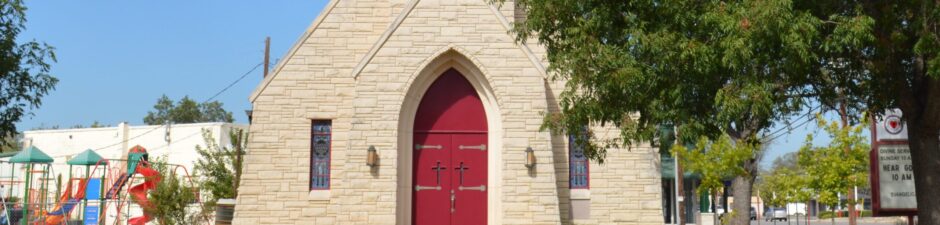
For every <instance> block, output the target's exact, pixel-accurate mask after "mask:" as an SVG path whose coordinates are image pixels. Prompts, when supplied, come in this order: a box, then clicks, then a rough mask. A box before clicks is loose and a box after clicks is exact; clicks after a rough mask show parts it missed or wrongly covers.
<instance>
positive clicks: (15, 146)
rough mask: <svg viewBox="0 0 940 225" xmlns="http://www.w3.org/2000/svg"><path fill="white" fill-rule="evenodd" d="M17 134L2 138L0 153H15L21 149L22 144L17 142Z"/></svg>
mask: <svg viewBox="0 0 940 225" xmlns="http://www.w3.org/2000/svg"><path fill="white" fill-rule="evenodd" d="M18 137H20V136H19V134H16V136H5V137H2V138H3V139H4V140H3V141H0V153H3V152H15V151H19V150H21V149H23V143H22V142H21V140H18Z"/></svg>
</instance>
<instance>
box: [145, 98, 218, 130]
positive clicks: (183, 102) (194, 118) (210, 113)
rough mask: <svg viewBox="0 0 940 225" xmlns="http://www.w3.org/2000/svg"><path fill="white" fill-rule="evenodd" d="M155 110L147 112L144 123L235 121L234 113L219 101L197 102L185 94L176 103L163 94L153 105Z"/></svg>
mask: <svg viewBox="0 0 940 225" xmlns="http://www.w3.org/2000/svg"><path fill="white" fill-rule="evenodd" d="M153 109H154V111H150V112H147V116H146V117H144V123H146V124H148V125H162V124H164V123H166V122H167V121H169V122H172V123H202V122H227V123H231V122H232V121H235V119H234V118H233V117H232V113H231V112H228V111H225V109H224V108H222V103H221V102H219V101H212V102H204V103H196V101H193V100H192V99H190V98H189V96H184V97H183V98H182V99H180V100H179V102H177V103H176V104H174V103H173V100H170V98H169V97H167V96H166V95H163V96H162V97H160V99H157V103H156V104H154V106H153Z"/></svg>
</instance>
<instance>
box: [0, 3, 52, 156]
mask: <svg viewBox="0 0 940 225" xmlns="http://www.w3.org/2000/svg"><path fill="white" fill-rule="evenodd" d="M24 29H26V6H24V5H23V1H22V0H0V53H2V54H0V137H6V136H13V135H15V134H16V132H17V129H16V122H18V121H20V119H22V117H23V116H26V115H31V113H30V112H28V110H30V109H36V108H39V106H41V105H42V98H43V97H44V96H45V95H46V94H48V93H49V91H52V90H54V89H55V85H56V83H58V82H59V80H58V79H56V78H55V77H53V76H52V75H50V74H49V71H50V69H51V64H50V63H51V62H55V61H56V58H55V53H54V49H55V48H53V47H52V46H49V45H48V44H45V43H39V42H36V41H35V40H32V41H26V42H19V41H17V40H16V39H17V37H18V36H19V35H20V32H22V31H23V30H24ZM7 141H8V140H7V139H0V144H8V143H7Z"/></svg>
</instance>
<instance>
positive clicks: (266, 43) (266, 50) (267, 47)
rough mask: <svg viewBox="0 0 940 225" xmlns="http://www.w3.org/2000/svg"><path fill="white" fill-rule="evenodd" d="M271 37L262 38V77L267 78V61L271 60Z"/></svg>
mask: <svg viewBox="0 0 940 225" xmlns="http://www.w3.org/2000/svg"><path fill="white" fill-rule="evenodd" d="M270 55H271V37H266V38H264V77H268V61H269V60H270V59H271V56H270Z"/></svg>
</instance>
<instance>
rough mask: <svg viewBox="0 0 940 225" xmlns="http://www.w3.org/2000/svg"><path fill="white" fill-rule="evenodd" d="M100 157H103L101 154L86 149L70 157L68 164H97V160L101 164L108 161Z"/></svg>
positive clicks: (105, 163)
mask: <svg viewBox="0 0 940 225" xmlns="http://www.w3.org/2000/svg"><path fill="white" fill-rule="evenodd" d="M102 159H104V158H101V155H98V153H95V151H92V150H91V149H88V150H85V151H84V152H82V153H78V155H75V157H72V159H70V160H69V161H68V164H69V165H73V166H94V165H98V162H101V164H102V165H107V164H108V161H101V160H102Z"/></svg>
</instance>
